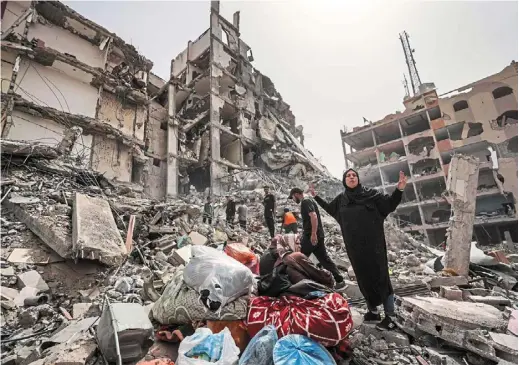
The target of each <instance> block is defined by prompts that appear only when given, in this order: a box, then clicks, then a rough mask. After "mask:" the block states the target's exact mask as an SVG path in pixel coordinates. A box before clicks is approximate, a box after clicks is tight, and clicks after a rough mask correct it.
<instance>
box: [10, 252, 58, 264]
mask: <svg viewBox="0 0 519 365" xmlns="http://www.w3.org/2000/svg"><path fill="white" fill-rule="evenodd" d="M7 261H9V262H13V263H25V264H38V265H42V264H50V263H53V262H62V261H63V258H61V257H59V256H58V255H56V253H54V252H50V253H49V252H46V251H44V250H42V249H39V248H15V249H14V250H13V251H12V252H11V254H10V255H9V257H8V259H7Z"/></svg>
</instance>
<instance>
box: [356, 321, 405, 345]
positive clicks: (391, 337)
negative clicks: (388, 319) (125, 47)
mask: <svg viewBox="0 0 519 365" xmlns="http://www.w3.org/2000/svg"><path fill="white" fill-rule="evenodd" d="M359 330H360V333H362V334H363V335H365V336H369V335H373V336H375V338H377V339H379V340H384V341H386V342H388V343H394V344H395V345H397V346H399V347H404V346H409V343H410V342H409V337H408V336H407V335H406V334H405V333H401V332H399V331H381V330H379V329H378V328H377V327H376V325H375V324H369V323H363V324H362V325H360V327H359Z"/></svg>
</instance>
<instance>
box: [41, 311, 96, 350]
mask: <svg viewBox="0 0 519 365" xmlns="http://www.w3.org/2000/svg"><path fill="white" fill-rule="evenodd" d="M96 321H97V317H88V318H85V319H82V320H79V321H73V322H71V323H69V324H68V325H67V326H65V327H64V328H62V329H61V330H60V331H59V332H57V333H55V334H54V335H53V336H52V337H51V338H49V339H48V340H47V341H46V343H48V344H60V343H66V342H67V341H68V342H69V343H72V342H74V341H76V340H77V339H79V338H81V336H83V332H84V331H86V330H87V329H88V328H90V326H92V325H93V324H94V322H96Z"/></svg>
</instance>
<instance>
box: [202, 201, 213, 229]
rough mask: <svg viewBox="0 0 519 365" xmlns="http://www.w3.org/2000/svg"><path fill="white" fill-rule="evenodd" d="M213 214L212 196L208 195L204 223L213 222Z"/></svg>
mask: <svg viewBox="0 0 519 365" xmlns="http://www.w3.org/2000/svg"><path fill="white" fill-rule="evenodd" d="M213 216H214V207H213V204H212V203H211V197H210V196H208V197H207V201H206V202H205V204H204V214H203V222H204V223H209V224H212V223H213Z"/></svg>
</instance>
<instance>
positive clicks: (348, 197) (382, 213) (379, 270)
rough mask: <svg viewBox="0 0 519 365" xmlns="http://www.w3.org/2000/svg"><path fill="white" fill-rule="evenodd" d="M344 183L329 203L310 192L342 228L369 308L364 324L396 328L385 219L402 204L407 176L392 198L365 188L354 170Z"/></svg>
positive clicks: (401, 181) (381, 328) (346, 173)
mask: <svg viewBox="0 0 519 365" xmlns="http://www.w3.org/2000/svg"><path fill="white" fill-rule="evenodd" d="M342 183H343V185H344V189H345V190H344V192H343V193H341V194H339V195H338V196H337V197H336V198H335V199H333V200H332V201H331V202H330V203H327V202H326V201H324V200H323V199H322V198H321V197H319V196H318V195H317V194H316V193H315V190H314V189H313V187H312V188H311V189H310V193H311V195H313V196H314V197H315V200H316V201H317V203H318V204H319V205H320V206H321V207H322V208H323V209H324V210H325V211H326V212H327V213H328V214H330V215H331V216H332V217H334V218H335V220H337V222H338V223H339V225H340V227H341V232H342V236H343V239H344V243H345V246H346V252H347V253H348V257H349V259H350V262H351V265H352V267H353V271H354V272H355V276H356V278H357V283H358V285H359V289H360V291H361V293H362V295H363V296H364V298H365V299H366V303H367V305H368V312H367V313H366V314H365V315H364V321H365V322H367V323H368V322H379V323H378V325H377V328H378V329H380V330H392V329H395V328H396V325H395V323H394V322H393V320H392V317H394V315H395V299H394V294H393V287H392V285H391V280H390V279H389V266H388V260H387V247H386V239H385V235H384V220H385V218H386V217H387V216H388V215H389V214H390V213H392V212H393V211H395V209H396V207H397V206H398V204H400V201H401V199H402V192H403V191H404V188H405V186H406V184H407V177H406V176H405V174H404V173H403V172H402V171H400V177H399V180H398V184H397V186H396V189H395V191H394V192H393V194H392V195H391V196H389V195H386V194H382V193H380V192H378V191H377V190H375V189H371V188H365V187H363V186H362V185H361V184H360V182H359V175H358V173H357V171H355V170H353V169H349V170H347V171H346V172H345V173H344V176H343V178H342ZM380 304H383V305H384V312H385V317H384V320H382V321H381V316H380V314H379V313H378V311H377V307H378V306H379V305H380Z"/></svg>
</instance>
